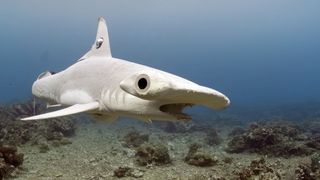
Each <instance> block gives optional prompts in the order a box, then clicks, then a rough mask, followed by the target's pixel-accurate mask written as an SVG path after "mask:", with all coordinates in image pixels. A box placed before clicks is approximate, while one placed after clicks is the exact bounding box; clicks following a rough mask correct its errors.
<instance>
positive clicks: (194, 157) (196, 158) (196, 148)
mask: <svg viewBox="0 0 320 180" xmlns="http://www.w3.org/2000/svg"><path fill="white" fill-rule="evenodd" d="M200 148H201V145H199V144H192V145H190V147H189V152H188V154H187V156H186V157H185V158H184V161H185V162H186V163H188V164H190V165H194V166H201V167H205V166H213V165H215V164H216V163H217V162H218V160H217V158H216V157H211V155H209V154H208V153H206V152H203V151H201V150H200Z"/></svg>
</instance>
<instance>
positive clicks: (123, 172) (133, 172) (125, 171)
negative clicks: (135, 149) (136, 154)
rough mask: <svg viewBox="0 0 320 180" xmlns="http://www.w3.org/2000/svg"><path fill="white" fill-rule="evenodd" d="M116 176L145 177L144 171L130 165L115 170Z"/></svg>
mask: <svg viewBox="0 0 320 180" xmlns="http://www.w3.org/2000/svg"><path fill="white" fill-rule="evenodd" d="M113 173H114V176H115V177H118V178H122V177H134V178H141V177H143V172H142V171H140V170H137V169H133V168H130V167H119V168H118V169H116V170H114V171H113Z"/></svg>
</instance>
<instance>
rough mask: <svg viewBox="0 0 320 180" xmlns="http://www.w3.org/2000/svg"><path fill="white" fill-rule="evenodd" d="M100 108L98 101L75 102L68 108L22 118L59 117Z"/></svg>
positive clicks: (24, 119) (26, 119)
mask: <svg viewBox="0 0 320 180" xmlns="http://www.w3.org/2000/svg"><path fill="white" fill-rule="evenodd" d="M98 108H99V103H98V102H92V103H87V104H75V105H73V106H70V107H67V108H64V109H61V110H58V111H53V112H49V113H45V114H40V115H37V116H31V117H27V118H23V119H21V120H23V121H29V120H40V119H50V118H57V117H61V116H68V115H72V114H77V113H82V112H86V111H91V110H96V109H98Z"/></svg>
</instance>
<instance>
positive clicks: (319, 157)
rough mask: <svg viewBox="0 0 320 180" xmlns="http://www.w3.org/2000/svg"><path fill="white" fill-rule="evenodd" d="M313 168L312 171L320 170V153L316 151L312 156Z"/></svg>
mask: <svg viewBox="0 0 320 180" xmlns="http://www.w3.org/2000/svg"><path fill="white" fill-rule="evenodd" d="M311 169H312V171H317V170H320V154H319V153H314V154H313V155H312V156H311Z"/></svg>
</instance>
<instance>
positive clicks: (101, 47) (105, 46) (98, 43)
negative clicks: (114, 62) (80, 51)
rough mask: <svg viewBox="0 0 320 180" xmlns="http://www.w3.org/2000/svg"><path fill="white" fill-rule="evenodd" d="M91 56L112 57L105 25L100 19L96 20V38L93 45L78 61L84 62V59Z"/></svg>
mask: <svg viewBox="0 0 320 180" xmlns="http://www.w3.org/2000/svg"><path fill="white" fill-rule="evenodd" d="M91 56H105V57H112V55H111V50H110V42H109V35H108V28H107V24H106V21H105V20H104V19H103V18H102V17H100V18H99V19H98V30H97V36H96V40H95V42H94V44H93V45H92V47H91V50H90V51H89V52H87V54H85V55H84V56H83V57H82V58H80V60H84V59H85V58H88V57H91Z"/></svg>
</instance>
